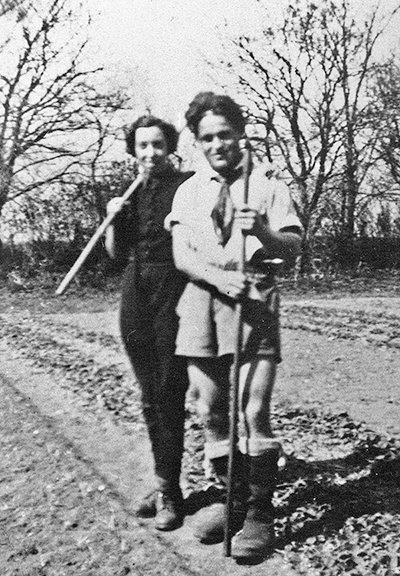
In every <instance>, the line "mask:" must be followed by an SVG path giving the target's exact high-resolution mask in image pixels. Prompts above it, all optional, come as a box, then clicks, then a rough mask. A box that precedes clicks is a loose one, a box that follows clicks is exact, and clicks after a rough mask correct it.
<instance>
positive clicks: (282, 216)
mask: <svg viewBox="0 0 400 576" xmlns="http://www.w3.org/2000/svg"><path fill="white" fill-rule="evenodd" d="M272 170H273V167H272V165H271V164H267V165H266V164H262V165H261V166H258V167H256V168H253V170H252V173H251V175H250V180H249V199H248V205H249V207H250V208H253V209H255V210H257V211H258V212H259V213H260V214H261V215H264V216H265V220H266V223H267V222H269V225H270V227H271V229H272V230H274V231H278V230H280V229H282V228H285V227H288V226H297V227H299V228H300V229H301V224H300V221H299V219H298V217H297V214H296V212H295V209H294V206H293V202H292V200H291V197H290V193H289V188H288V186H287V185H286V184H285V182H284V181H283V180H280V179H279V178H277V177H276V176H267V175H266V173H267V174H271V173H272ZM217 176H218V175H217V174H216V172H215V171H214V170H212V169H211V167H209V166H208V165H207V166H206V167H202V169H201V170H199V171H198V172H196V174H194V176H192V177H191V178H189V179H188V180H186V182H184V183H183V184H181V186H179V188H178V190H177V192H176V194H175V198H174V201H173V204H172V210H171V213H170V214H169V215H168V216H167V218H166V220H165V226H166V228H167V229H169V230H171V229H172V226H173V225H174V224H181V225H183V226H185V228H186V234H187V242H188V245H189V247H190V248H191V249H192V250H193V251H195V252H199V253H201V254H202V257H203V258H205V259H206V260H207V261H208V262H209V263H210V264H213V265H216V266H222V267H225V266H230V265H231V264H232V263H235V262H238V259H239V258H240V254H241V246H242V232H241V229H240V227H239V226H238V224H237V222H236V221H234V223H233V228H232V234H231V237H230V239H229V241H228V242H227V244H226V245H225V246H224V247H223V246H221V244H219V243H218V238H217V235H216V234H215V230H214V224H213V221H212V219H211V211H212V209H213V208H214V206H215V203H216V201H217V198H218V194H219V191H220V188H221V183H220V182H218V180H217V179H216V177H217ZM243 190H244V180H243V177H241V178H239V179H238V180H236V181H235V182H234V183H233V184H231V185H230V193H231V199H232V202H233V204H234V205H235V206H241V205H243ZM262 246H263V245H262V243H261V242H260V240H259V239H258V238H256V237H255V236H247V239H246V261H249V260H250V259H251V257H252V255H253V254H254V253H255V252H256V251H257V250H258V249H259V248H262Z"/></svg>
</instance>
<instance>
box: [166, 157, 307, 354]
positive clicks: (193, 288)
mask: <svg viewBox="0 0 400 576" xmlns="http://www.w3.org/2000/svg"><path fill="white" fill-rule="evenodd" d="M220 189H221V182H220V180H219V179H218V175H217V174H216V173H215V172H214V171H213V170H212V169H211V168H209V167H207V168H204V169H202V170H201V171H199V172H197V173H196V174H195V175H194V176H192V177H191V178H190V179H189V180H187V181H186V182H184V183H183V184H181V186H180V187H179V188H178V190H177V192H176V195H175V198H174V201H173V204H172V210H171V213H170V214H169V215H168V216H167V218H166V222H165V225H166V227H167V228H169V229H171V228H172V227H173V226H174V225H175V224H180V225H183V226H185V228H186V232H187V239H188V242H189V245H190V248H191V249H192V250H194V251H197V252H198V253H201V255H202V257H203V259H204V258H205V259H206V261H208V262H209V263H210V264H214V265H217V266H219V267H220V266H221V267H227V268H232V267H234V264H235V263H237V262H238V260H239V258H240V257H241V248H242V232H241V230H240V228H239V226H237V225H236V226H235V222H234V223H233V229H232V234H231V237H230V239H229V241H228V242H227V243H226V244H225V246H222V245H221V244H220V243H219V239H218V236H217V234H216V233H215V229H214V223H213V220H212V218H211V212H212V210H213V208H214V206H215V204H216V202H217V199H218V196H219V192H220ZM243 189H244V182H243V176H241V177H239V178H238V179H237V180H236V181H235V182H233V183H232V184H231V185H230V195H231V198H232V201H233V204H234V205H236V206H238V205H240V204H243V200H242V198H243ZM247 204H248V205H249V206H250V207H251V208H254V209H255V210H257V211H258V212H259V213H260V214H262V215H264V216H265V220H266V222H267V221H268V222H269V225H270V227H271V228H272V229H273V230H274V231H279V230H284V229H293V228H296V229H298V231H299V233H300V232H301V224H300V221H299V218H298V216H297V214H296V211H295V207H294V204H293V202H292V199H291V197H290V193H289V188H288V186H287V185H286V184H285V182H284V181H283V180H282V179H280V178H279V177H277V176H276V175H275V173H274V171H273V169H272V166H271V165H268V166H266V165H263V166H260V167H258V168H256V169H254V170H253V171H252V173H251V175H250V180H249V198H248V202H247ZM261 248H262V244H261V242H260V241H259V240H258V238H256V237H255V236H248V237H247V240H246V260H247V262H249V261H250V260H251V259H252V257H253V256H254V254H255V253H256V252H257V251H259V250H260V249H261ZM272 282H273V280H272ZM263 293H264V295H265V300H264V301H252V300H251V299H250V298H246V299H245V300H244V302H243V342H242V344H243V350H242V357H241V360H242V361H243V362H246V361H248V360H249V359H251V358H252V357H254V356H256V355H257V356H258V355H263V356H268V357H270V358H272V359H273V360H274V361H275V362H277V363H278V362H280V360H281V351H280V333H279V297H278V294H277V292H276V287H275V286H274V285H273V284H272V285H271V287H270V289H268V290H266V291H265V290H264V289H263ZM177 313H178V316H179V322H180V324H179V330H178V336H177V345H176V353H177V354H180V355H182V356H193V357H216V356H223V355H225V354H233V353H234V351H235V346H236V344H235V334H234V332H235V331H234V330H233V326H234V322H235V317H236V316H235V301H234V300H231V299H230V298H227V297H226V296H224V295H222V294H219V293H218V291H217V290H216V289H215V288H213V287H212V286H207V285H206V284H204V283H202V282H189V283H188V284H187V285H186V288H185V291H184V293H183V295H182V297H181V300H180V302H179V304H178V307H177Z"/></svg>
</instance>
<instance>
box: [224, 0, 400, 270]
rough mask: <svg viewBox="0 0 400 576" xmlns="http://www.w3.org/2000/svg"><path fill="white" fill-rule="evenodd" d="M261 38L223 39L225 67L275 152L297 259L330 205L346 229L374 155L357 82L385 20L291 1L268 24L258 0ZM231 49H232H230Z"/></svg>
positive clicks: (330, 4) (337, 5) (341, 6)
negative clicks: (290, 189)
mask: <svg viewBox="0 0 400 576" xmlns="http://www.w3.org/2000/svg"><path fill="white" fill-rule="evenodd" d="M258 5H259V6H265V26H264V28H263V33H262V34H261V36H256V37H250V36H246V37H245V36H241V37H239V38H237V37H236V38H228V43H229V42H230V43H231V46H232V45H233V48H234V50H233V51H232V49H230V50H229V52H228V53H229V55H230V61H229V62H228V61H227V59H226V58H222V59H221V61H220V62H219V67H218V71H219V72H220V71H221V70H223V69H225V70H228V72H229V82H231V81H232V79H233V80H234V82H236V86H237V88H238V89H239V91H241V92H242V94H243V97H244V101H246V102H247V103H248V114H249V118H250V119H251V120H252V121H254V122H255V123H261V124H264V125H265V127H266V131H267V139H266V147H267V153H269V155H270V156H271V157H272V158H276V157H282V158H283V159H284V164H285V168H286V170H287V172H288V173H289V175H290V178H291V180H292V182H293V183H294V184H295V188H296V191H297V193H296V195H297V203H298V207H299V215H300V218H301V220H302V224H303V226H304V229H305V241H304V248H305V251H304V261H306V260H307V258H308V253H307V248H308V247H310V244H311V243H312V239H313V237H314V236H315V233H316V232H317V231H318V230H319V228H320V226H321V225H322V223H323V222H324V220H326V219H329V218H330V216H331V212H332V210H333V211H334V213H335V217H338V218H339V226H338V228H339V232H340V234H342V235H343V236H345V237H346V238H347V239H350V240H351V239H352V238H353V235H354V223H355V215H356V206H357V199H358V197H359V194H360V191H361V189H362V185H363V183H364V181H365V178H366V175H367V174H368V171H369V170H370V168H371V166H372V165H373V162H374V161H375V155H374V150H375V147H376V144H377V141H376V134H375V133H374V131H373V130H371V129H370V126H369V125H368V122H367V115H366V113H365V112H366V109H367V100H366V84H367V78H368V74H369V71H370V69H371V67H372V64H373V56H374V49H375V45H376V42H377V40H378V38H379V37H380V36H381V35H382V34H383V32H384V30H385V27H386V25H387V23H388V21H389V19H390V17H391V16H393V15H394V14H395V13H396V12H397V11H398V10H399V8H396V9H395V10H394V11H393V12H392V13H391V14H389V15H387V16H386V18H383V17H381V16H380V12H379V10H378V8H375V9H374V10H373V11H372V13H371V14H370V15H369V17H368V18H367V19H366V20H365V21H363V22H361V23H360V22H358V21H356V19H355V17H353V16H352V15H351V13H350V12H351V10H350V5H351V3H350V1H349V0H340V2H337V1H333V0H328V1H326V2H324V3H318V4H317V3H314V2H312V0H296V1H294V2H292V3H291V4H290V5H289V6H288V8H287V10H286V17H285V18H284V20H283V22H282V23H279V24H278V25H275V24H274V23H273V19H272V18H271V17H270V15H269V12H268V7H267V6H266V2H265V0H258ZM232 52H233V56H232Z"/></svg>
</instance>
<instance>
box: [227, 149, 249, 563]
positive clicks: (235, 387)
mask: <svg viewBox="0 0 400 576" xmlns="http://www.w3.org/2000/svg"><path fill="white" fill-rule="evenodd" d="M243 156H244V162H243V165H244V174H243V176H244V190H243V202H244V204H247V202H248V198H249V178H250V169H251V152H250V145H249V142H248V140H247V139H246V140H245V148H244V150H243ZM245 258H246V236H245V235H244V234H243V235H242V244H241V254H240V259H239V270H240V271H241V272H244V267H245ZM235 312H236V326H235V328H236V332H235V335H236V341H235V354H234V357H233V366H232V378H231V391H230V392H231V397H230V410H229V413H230V423H229V459H228V479H227V480H228V486H227V496H226V514H225V538H224V551H225V556H230V555H231V542H232V506H233V491H234V485H235V452H236V445H237V439H238V434H237V421H238V400H239V381H240V357H241V352H242V342H243V318H242V302H241V301H240V300H239V301H238V302H237V303H236V309H235Z"/></svg>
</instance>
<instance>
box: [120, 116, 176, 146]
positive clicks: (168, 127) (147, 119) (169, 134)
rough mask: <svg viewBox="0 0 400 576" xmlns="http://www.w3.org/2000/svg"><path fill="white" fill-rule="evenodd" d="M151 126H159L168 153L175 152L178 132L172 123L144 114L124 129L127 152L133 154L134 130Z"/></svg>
mask: <svg viewBox="0 0 400 576" xmlns="http://www.w3.org/2000/svg"><path fill="white" fill-rule="evenodd" d="M152 126H158V128H160V130H161V132H162V133H163V134H164V138H165V141H166V143H167V150H168V154H172V153H173V152H175V150H176V147H177V145H178V138H179V134H178V132H177V130H176V128H175V127H174V126H173V125H172V124H169V123H168V122H165V120H161V118H157V117H156V116H150V115H146V116H140V117H139V118H138V119H137V120H135V122H133V124H131V125H130V126H129V128H127V130H126V131H125V141H126V151H127V152H128V154H131V155H132V156H135V140H136V130H137V129H138V128H151V127H152Z"/></svg>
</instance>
